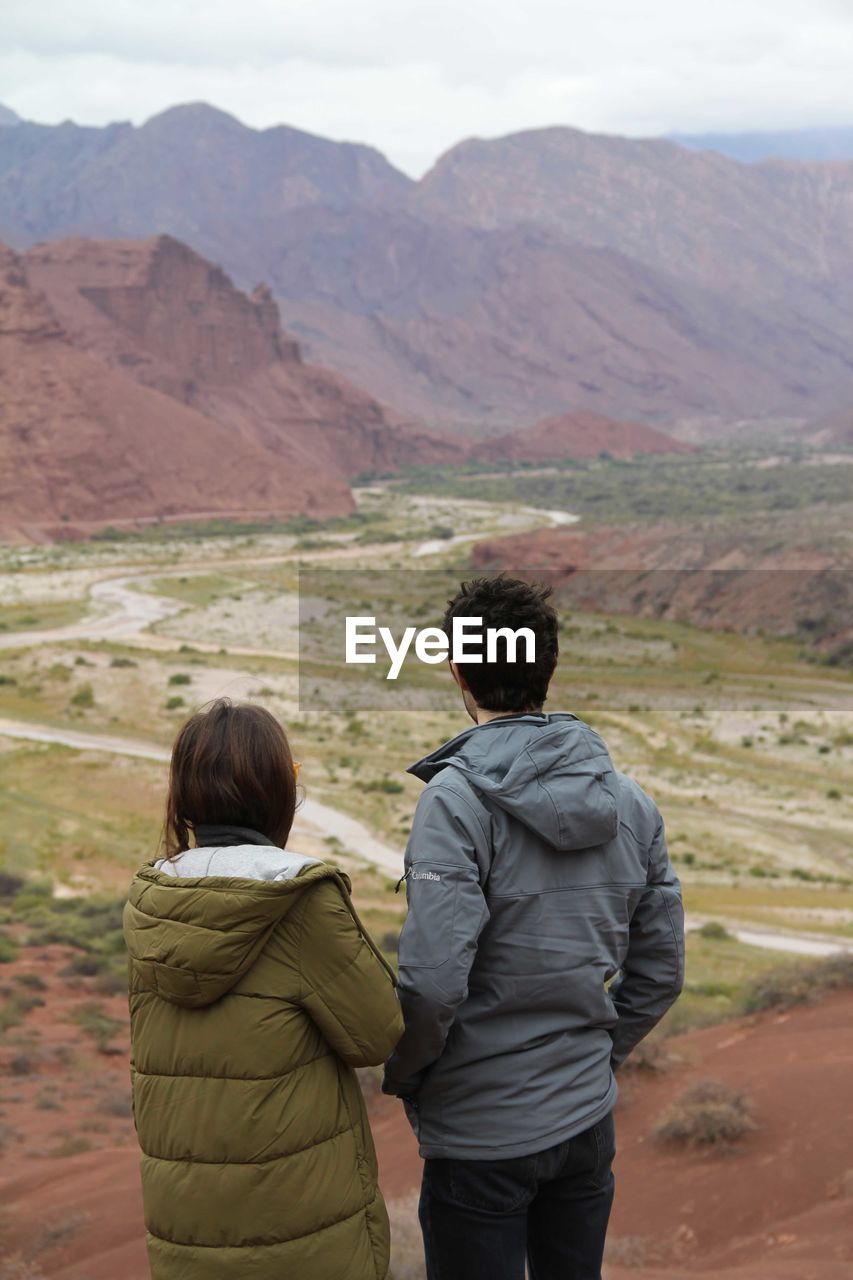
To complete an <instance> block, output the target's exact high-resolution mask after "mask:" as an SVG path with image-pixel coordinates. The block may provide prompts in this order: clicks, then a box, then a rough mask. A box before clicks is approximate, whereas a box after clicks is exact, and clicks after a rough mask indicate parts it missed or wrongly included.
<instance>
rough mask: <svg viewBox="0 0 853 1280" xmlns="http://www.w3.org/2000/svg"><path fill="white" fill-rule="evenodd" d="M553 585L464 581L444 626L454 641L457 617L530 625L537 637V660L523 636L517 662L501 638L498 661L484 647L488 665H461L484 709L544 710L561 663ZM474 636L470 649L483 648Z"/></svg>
mask: <svg viewBox="0 0 853 1280" xmlns="http://www.w3.org/2000/svg"><path fill="white" fill-rule="evenodd" d="M550 595H551V588H550V587H545V586H539V585H537V584H532V583H529V582H521V581H520V580H519V579H518V578H504V577H499V578H472V579H471V581H470V582H463V583H462V584H461V586H460V588H459V590H458V591H457V593H456V595H455V596H454V597H453V599H452V600H448V602H447V612H446V613H445V615H444V620H443V622H442V630H443V631H444V633H445V635H447V636H448V637H449V638H451V640H452V628H453V619H454V618H482V619H483V631H484V632H485V631H486V630H487V629H488V628H489V627H509V628H510V629H511V630H513V631H517V630H518V629H519V627H529V628H530V630H531V631H532V632H533V634H534V636H535V637H536V658H535V661H534V662H525V661H524V658H525V645H524V643H523V640H522V641H521V642H520V643H519V645H518V652H517V654H516V661H515V662H508V661H507V657H506V654H507V647H506V643H505V642H502V641H500V640H499V641H498V645H497V655H498V657H497V661H496V662H486V652H485V646H484V645H483V646H482V647H481V650H480V652H481V654H482V658H483V661H482V663H476V662H465V663H462V662H460V663H458V664H457V665H458V667H459V673H460V675H462V676H463V677H464V679H465V682H466V684H467V685H468V687H469V689H470V690H471V693H472V694H473V695H474V701H475V702H476V703H477V706H478V707H482V708H483V710H484V711H538V710H539V709H540V708H541V706H542V704H543V703H544V701H545V698H546V697H547V695H548V685H549V684H550V682H551V677H552V676H553V674H554V668H555V667H556V665H557V654H558V652H559V648H558V643H557V615H556V613H555V612H554V610H553V609H552V607H551V605H550V604H548V597H549V596H550ZM471 639H472V638H471V637H469V638H467V639H466V647H467V648H468V650H469V652H477V646H476V644H475V643H471Z"/></svg>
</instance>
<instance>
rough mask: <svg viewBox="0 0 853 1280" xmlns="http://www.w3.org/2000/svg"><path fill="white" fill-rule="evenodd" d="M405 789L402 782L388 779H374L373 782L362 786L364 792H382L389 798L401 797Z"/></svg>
mask: <svg viewBox="0 0 853 1280" xmlns="http://www.w3.org/2000/svg"><path fill="white" fill-rule="evenodd" d="M404 789H405V788H404V787H403V784H402V782H397V780H396V778H388V777H385V778H374V780H373V781H372V782H365V783H364V785H363V786H362V790H363V791H382V792H384V793H385V794H386V795H389V796H396V795H399V794H400V792H401V791H403V790H404Z"/></svg>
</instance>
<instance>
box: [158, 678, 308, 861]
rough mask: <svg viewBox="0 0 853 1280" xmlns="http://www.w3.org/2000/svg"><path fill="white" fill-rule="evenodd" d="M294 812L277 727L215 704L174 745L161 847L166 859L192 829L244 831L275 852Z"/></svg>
mask: <svg viewBox="0 0 853 1280" xmlns="http://www.w3.org/2000/svg"><path fill="white" fill-rule="evenodd" d="M295 812H296V772H295V769H294V764H293V756H292V755H291V754H290V744H289V743H288V741H287V735H286V734H285V732H284V729H282V727H281V725H280V724H279V723H278V721H277V720H276V719H275V717H274V716H272V715H270V713H269V711H265V710H264V708H263V707H255V706H251V705H249V704H245V703H237V704H235V703H232V702H231V701H230V699H228V698H218V699H217V700H216V701H215V702H211V703H210V704H209V706H207V707H203V708H202V710H201V711H197V712H196V714H195V715H194V716H191V717H190V719H189V720H188V721H187V722H186V724H185V725H184V726H183V728H182V729H181V730H180V732H179V733H178V736H177V738H176V739H175V745H174V747H173V748H172V763H171V767H170V770H169V795H168V798H167V800H166V822H165V828H164V843H165V846H166V856H167V857H168V858H174V857H175V856H176V855H177V854H179V853H183V851H184V850H185V849H188V848H189V847H190V833H191V832H195V831H196V829H197V828H198V827H200V826H205V825H212V826H232V827H248V828H250V829H251V830H252V831H258V832H260V834H261V835H264V836H266V837H267V839H268V840H272V842H273V844H276V845H278V846H279V847H283V846H284V844H285V843H286V841H287V837H288V835H289V834H290V828H291V826H292V825H293V815H294V813H295Z"/></svg>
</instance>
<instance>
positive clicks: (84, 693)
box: [71, 684, 95, 709]
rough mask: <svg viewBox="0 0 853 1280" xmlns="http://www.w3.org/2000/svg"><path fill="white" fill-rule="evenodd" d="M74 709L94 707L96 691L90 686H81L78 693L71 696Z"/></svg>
mask: <svg viewBox="0 0 853 1280" xmlns="http://www.w3.org/2000/svg"><path fill="white" fill-rule="evenodd" d="M71 705H72V707H83V708H84V709H85V708H88V707H94V705H95V691H94V689H93V688H92V686H91V685H90V684H81V686H80V688H79V689H78V690H77V692H76V693H74V694H72V695H71Z"/></svg>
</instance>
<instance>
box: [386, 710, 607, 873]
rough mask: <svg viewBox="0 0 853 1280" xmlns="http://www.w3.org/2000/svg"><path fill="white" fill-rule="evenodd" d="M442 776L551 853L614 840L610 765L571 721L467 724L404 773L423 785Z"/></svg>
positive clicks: (602, 749) (535, 718) (602, 748)
mask: <svg viewBox="0 0 853 1280" xmlns="http://www.w3.org/2000/svg"><path fill="white" fill-rule="evenodd" d="M443 769H455V770H457V771H458V772H459V773H460V774H462V775H464V777H465V778H467V780H468V781H469V783H470V784H471V786H473V787H475V788H476V789H477V790H478V791H479V792H480V793H481V794H482V795H483V797H484V798H486V799H487V800H488V801H489V802H490V803H491V804H493V805H497V806H498V807H500V808H501V809H504V810H505V811H506V812H507V813H509V814H510V815H511V816H512V817H514V818H517V819H518V821H519V822H522V823H524V825H525V826H527V827H529V828H530V830H531V831H533V832H535V834H536V835H537V836H539V838H540V839H542V840H544V841H546V842H547V843H548V844H549V845H551V846H552V848H554V849H558V850H561V851H563V852H570V851H571V850H573V849H589V848H592V847H594V846H595V845H600V844H605V843H606V842H607V841H608V840H612V839H613V838H614V836H615V835H616V831H617V828H618V814H617V790H618V784H617V780H616V774H615V770H614V767H613V762H612V760H611V759H610V753H609V752H608V750H607V747H606V745H605V743H604V741H603V739H602V738H601V737H599V735H598V734H597V733H596V732H595V730H594V729H592V728H590V726H589V725H588V724H585V723H584V722H583V721H582V720H579V719H578V718H577V716H573V715H569V714H567V713H563V712H561V713H556V714H552V715H519V716H506V717H504V716H502V717H500V718H499V719H496V720H489V721H487V723H486V724H481V725H473V726H472V727H471V728H470V729H468V730H466V732H465V733H460V734H459V735H458V736H457V737H455V738H452V739H451V741H450V742H446V743H445V744H444V746H443V747H440V748H439V749H438V750H437V751H434V752H433V753H432V754H431V755H428V756H425V757H424V759H423V760H419V761H418V762H417V763H416V764H413V765H412V766H411V768H410V769H409V773H413V774H414V775H415V777H417V778H420V779H421V780H422V781H423V782H429V781H431V779H432V778H434V777H435V776H436V775H437V774H438V773H440V772H441V771H442V770H443Z"/></svg>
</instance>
